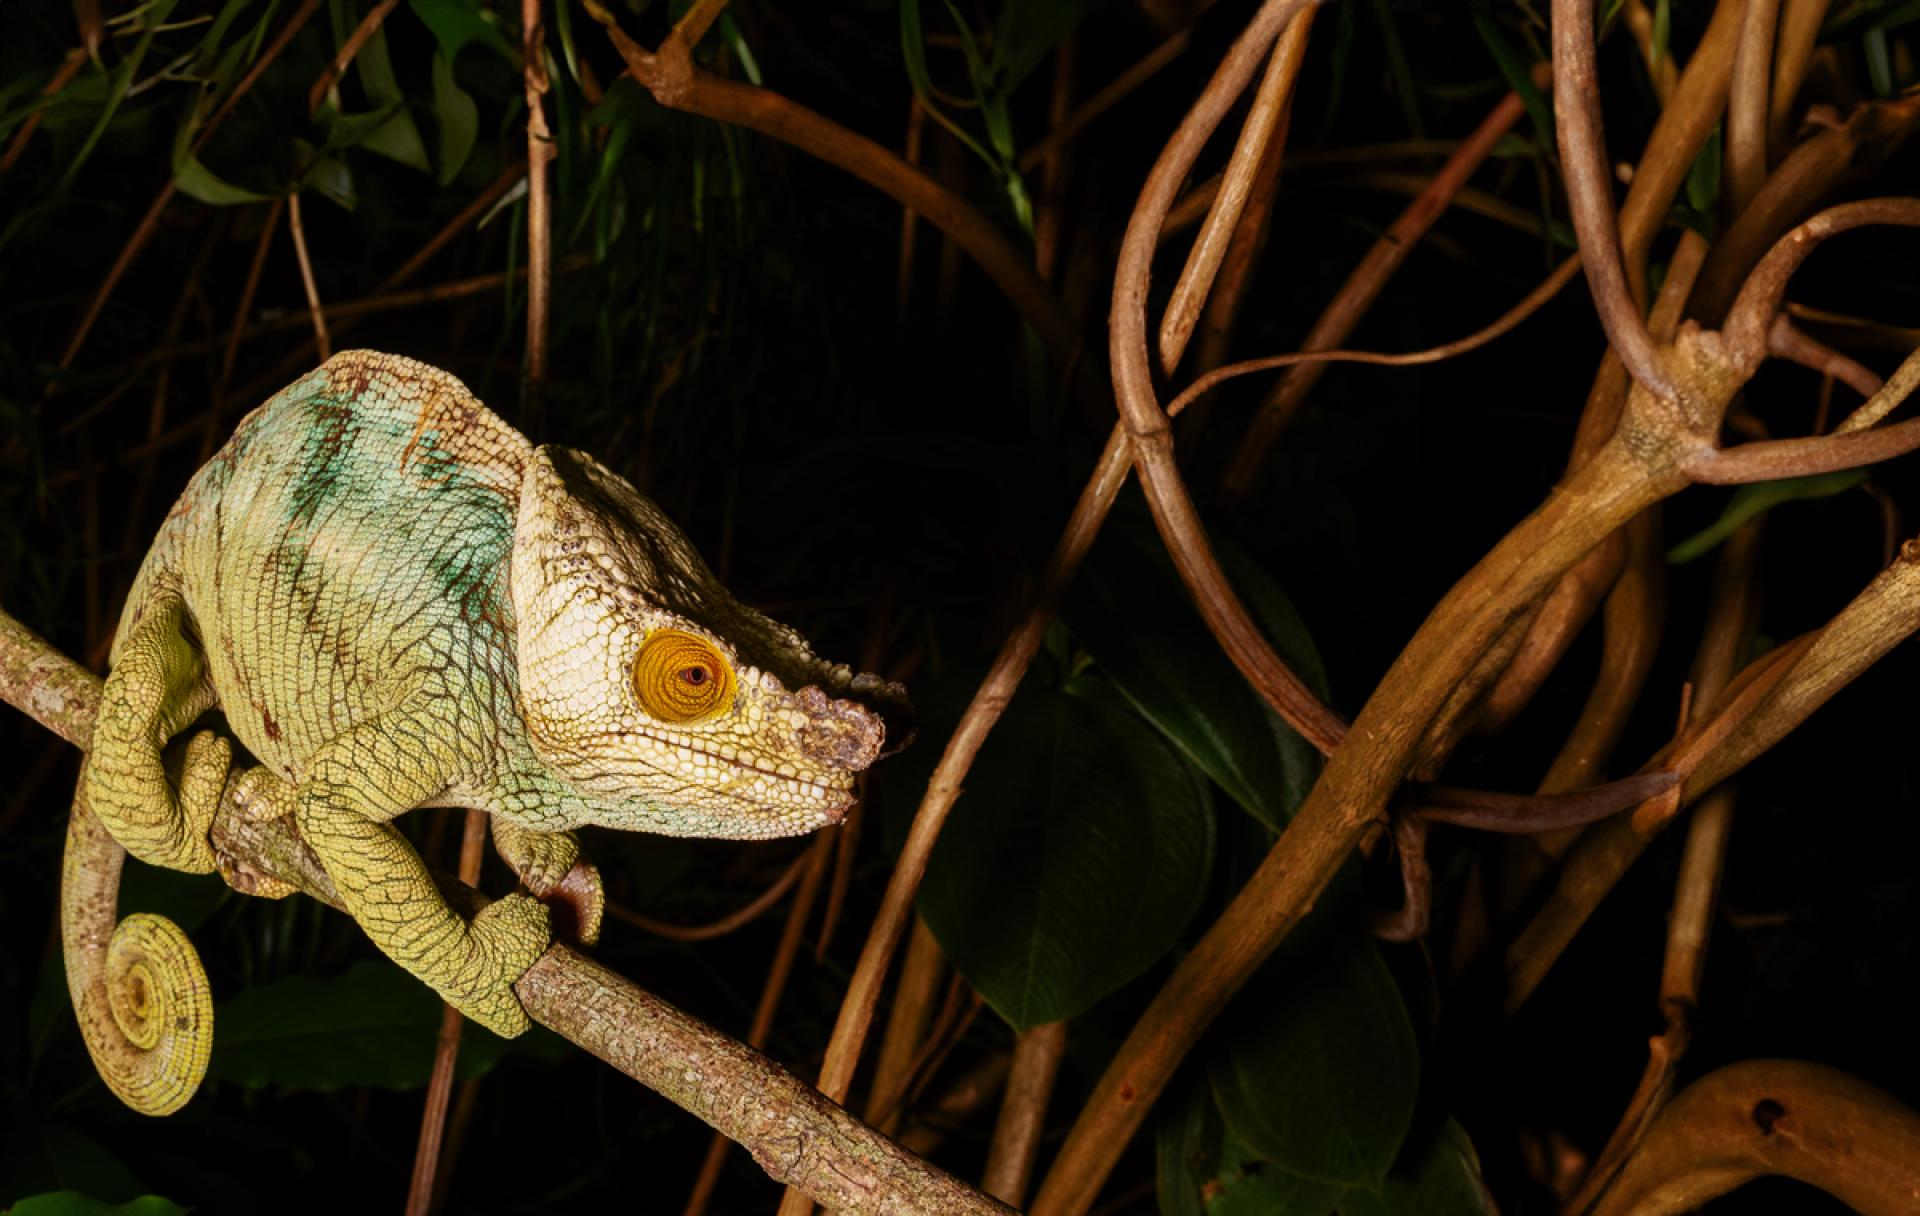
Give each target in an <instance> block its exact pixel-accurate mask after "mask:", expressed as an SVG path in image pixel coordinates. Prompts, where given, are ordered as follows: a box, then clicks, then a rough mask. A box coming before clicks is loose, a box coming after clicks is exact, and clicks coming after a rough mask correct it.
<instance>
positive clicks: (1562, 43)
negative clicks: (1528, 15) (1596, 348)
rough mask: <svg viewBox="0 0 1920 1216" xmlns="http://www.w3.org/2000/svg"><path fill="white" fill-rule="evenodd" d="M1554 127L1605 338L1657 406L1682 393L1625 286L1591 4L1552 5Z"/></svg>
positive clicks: (1557, 1)
mask: <svg viewBox="0 0 1920 1216" xmlns="http://www.w3.org/2000/svg"><path fill="white" fill-rule="evenodd" d="M1553 77H1554V81H1555V84H1556V87H1555V89H1554V96H1555V98H1556V99H1557V104H1555V106H1554V107H1553V113H1554V120H1555V121H1554V128H1555V131H1556V132H1557V134H1558V135H1559V138H1560V164H1561V171H1562V174H1563V176H1564V178H1565V180H1566V184H1567V206H1568V209H1569V210H1570V211H1571V213H1572V217H1573V230H1574V232H1575V234H1576V235H1578V236H1579V238H1580V250H1581V253H1582V255H1583V261H1582V265H1583V266H1585V268H1586V272H1587V285H1588V286H1589V287H1590V288H1591V289H1592V291H1593V304H1594V308H1595V310H1596V311H1597V312H1599V314H1600V326H1601V328H1603V329H1605V330H1606V332H1607V341H1608V343H1609V344H1610V345H1611V346H1612V347H1613V350H1614V353H1615V354H1617V355H1618V356H1619V357H1620V361H1621V362H1622V363H1624V364H1625V365H1626V367H1627V371H1628V373H1629V374H1631V375H1632V376H1633V379H1634V381H1635V382H1636V383H1638V384H1641V385H1643V386H1645V387H1646V388H1647V389H1648V391H1650V392H1652V393H1653V394H1654V396H1655V397H1656V398H1658V399H1659V400H1662V401H1669V402H1671V401H1675V400H1676V399H1677V397H1678V393H1679V390H1678V389H1677V388H1676V387H1675V386H1674V382H1673V377H1672V376H1671V375H1669V374H1668V372H1667V368H1666V365H1665V364H1664V363H1663V362H1662V361H1661V359H1660V354H1659V352H1658V351H1657V350H1656V349H1655V347H1654V343H1653V335H1652V334H1650V333H1648V332H1647V326H1646V322H1645V320H1643V319H1642V318H1641V315H1640V307H1639V305H1637V304H1636V303H1635V302H1634V296H1633V291H1632V289H1631V288H1629V287H1628V285H1627V274H1626V268H1625V258H1624V257H1623V255H1622V253H1621V248H1620V245H1621V242H1620V228H1619V226H1618V225H1617V224H1616V223H1615V218H1614V210H1613V174H1612V172H1610V170H1609V166H1608V161H1607V149H1606V141H1605V138H1604V137H1603V135H1602V134H1601V129H1600V83H1599V78H1598V73H1597V72H1596V70H1595V68H1594V51H1593V2H1592V0H1553Z"/></svg>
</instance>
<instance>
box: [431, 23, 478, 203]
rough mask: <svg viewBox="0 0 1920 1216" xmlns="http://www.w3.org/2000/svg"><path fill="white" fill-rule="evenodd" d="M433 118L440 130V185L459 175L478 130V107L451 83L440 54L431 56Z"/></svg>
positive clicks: (451, 72)
mask: <svg viewBox="0 0 1920 1216" xmlns="http://www.w3.org/2000/svg"><path fill="white" fill-rule="evenodd" d="M433 117H434V122H435V123H436V125H437V126H438V128H439V131H440V173H439V177H438V180H439V183H440V184H441V185H442V186H444V185H446V184H448V183H449V182H451V181H452V180H453V179H454V178H455V177H458V176H459V174H460V169H461V167H462V166H464V165H465V164H466V163H467V157H468V156H470V155H472V153H473V141H474V137H475V136H477V135H478V134H479V132H480V109H479V107H478V106H476V105H474V104H473V98H471V97H469V96H467V94H466V92H465V91H464V90H463V89H461V87H460V86H459V85H457V84H455V83H454V81H453V68H452V67H451V66H450V64H449V63H448V60H447V57H446V56H445V55H440V54H436V55H434V57H433Z"/></svg>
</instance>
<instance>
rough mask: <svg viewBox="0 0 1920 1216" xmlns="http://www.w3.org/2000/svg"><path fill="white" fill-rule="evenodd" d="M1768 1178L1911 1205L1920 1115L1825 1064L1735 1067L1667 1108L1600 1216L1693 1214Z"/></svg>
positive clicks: (1872, 1212)
mask: <svg viewBox="0 0 1920 1216" xmlns="http://www.w3.org/2000/svg"><path fill="white" fill-rule="evenodd" d="M1767 1175H1778V1176H1781V1177H1786V1178H1795V1179H1798V1180H1799V1181H1801V1182H1805V1183H1809V1184H1811V1185H1813V1186H1816V1187H1819V1188H1820V1189H1821V1190H1823V1191H1825V1192H1827V1193H1828V1194H1830V1195H1832V1196H1833V1197H1834V1198H1836V1199H1838V1200H1840V1201H1841V1202H1842V1203H1844V1204H1845V1205H1846V1206H1848V1207H1850V1208H1852V1209H1854V1210H1855V1211H1858V1212H1862V1213H1865V1214H1866V1216H1896V1214H1898V1213H1910V1212H1912V1211H1913V1210H1914V1208H1915V1206H1916V1204H1920V1114H1916V1113H1915V1112H1914V1111H1913V1110H1912V1109H1911V1108H1910V1107H1907V1106H1904V1105H1902V1104H1901V1103H1900V1102H1898V1101H1896V1100H1895V1099H1894V1098H1893V1097H1892V1096H1891V1095H1889V1094H1887V1093H1885V1092H1884V1091H1882V1090H1879V1089H1876V1088H1874V1087H1873V1086H1871V1085H1868V1084H1867V1083H1866V1082H1864V1081H1861V1080H1859V1079H1858V1078H1855V1077H1852V1076H1849V1075H1847V1074H1846V1073H1843V1072H1840V1071H1838V1070H1836V1069H1832V1068H1827V1067H1824V1066H1822V1065H1819V1064H1808V1063H1804V1062H1802V1061H1798V1060H1747V1061H1745V1062H1743V1063H1739V1064H1733V1065H1729V1066H1728V1067H1726V1068H1722V1069H1721V1070H1719V1071H1718V1072H1715V1073H1710V1074H1708V1075H1707V1076H1705V1077H1702V1078H1701V1079H1700V1080H1698V1081H1695V1082H1694V1083H1693V1084H1692V1085H1690V1086H1688V1087H1687V1088H1686V1089H1685V1090H1683V1091H1681V1093H1680V1095H1679V1096H1678V1097H1676V1098H1675V1099H1674V1100H1673V1102H1672V1103H1671V1104H1670V1105H1669V1106H1668V1107H1667V1108H1666V1110H1664V1111H1662V1112H1661V1114H1660V1116H1659V1118H1657V1119H1655V1120H1654V1122H1653V1125H1652V1126H1651V1127H1650V1128H1648V1129H1647V1136H1646V1139H1645V1140H1643V1141H1642V1142H1641V1144H1640V1148H1639V1150H1638V1151H1637V1152H1635V1153H1634V1155H1633V1156H1632V1157H1631V1158H1630V1159H1629V1160H1628V1161H1627V1164H1626V1166H1625V1167H1624V1168H1623V1169H1622V1170H1621V1172H1620V1176H1619V1177H1618V1179H1616V1180H1615V1182H1614V1184H1613V1185H1612V1186H1611V1187H1609V1188H1608V1189H1607V1192H1606V1194H1605V1195H1603V1196H1602V1197H1601V1199H1600V1202H1599V1204H1598V1205H1596V1206H1595V1207H1594V1208H1593V1209H1592V1216H1629V1214H1631V1216H1659V1214H1662V1213H1677V1212H1688V1211H1692V1210H1693V1209H1695V1208H1697V1207H1700V1206H1701V1205H1703V1204H1705V1203H1706V1202H1707V1201H1708V1200H1710V1199H1713V1198H1715V1197H1717V1196H1720V1195H1724V1194H1726V1193H1727V1192H1728V1191H1731V1190H1733V1189H1734V1188H1736V1187H1739V1186H1741V1185H1743V1184H1745V1183H1747V1182H1750V1181H1752V1180H1753V1179H1755V1178H1759V1177H1763V1176H1767Z"/></svg>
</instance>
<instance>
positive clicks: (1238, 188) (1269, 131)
mask: <svg viewBox="0 0 1920 1216" xmlns="http://www.w3.org/2000/svg"><path fill="white" fill-rule="evenodd" d="M1312 22H1313V10H1312V9H1311V8H1308V9H1306V10H1305V11H1304V12H1303V13H1302V14H1301V17H1300V19H1299V20H1297V21H1294V22H1291V23H1289V24H1288V27H1287V36H1286V37H1284V38H1282V39H1281V40H1280V41H1279V42H1278V43H1276V44H1275V45H1274V48H1273V53H1272V54H1271V55H1270V56H1269V57H1268V59H1267V71H1266V75H1265V76H1264V77H1263V78H1262V79H1261V81H1260V87H1259V88H1258V89H1256V90H1255V91H1254V95H1253V107H1252V109H1251V110H1250V111H1249V112H1248V114H1247V118H1246V121H1245V123H1243V124H1242V125H1241V127H1240V135H1239V137H1238V138H1237V139H1236V140H1235V141H1234V145H1233V156H1232V157H1231V158H1230V159H1229V160H1228V161H1227V168H1226V171H1225V173H1224V174H1223V175H1222V177H1221V184H1220V189H1219V190H1218V191H1217V192H1215V194H1214V196H1213V205H1212V207H1211V208H1210V209H1209V210H1208V212H1207V222H1206V224H1205V226H1203V227H1202V228H1201V229H1200V235H1199V236H1198V237H1196V238H1195V239H1194V242H1193V248H1192V249H1190V250H1189V251H1188V252H1187V264H1186V267H1185V268H1184V269H1183V270H1181V272H1180V277H1179V279H1178V280H1177V281H1175V283H1174V285H1173V295H1172V297H1171V298H1169V299H1168V301H1167V311H1166V314H1165V316H1164V317H1163V318H1162V320H1161V322H1160V343H1159V353H1160V370H1161V371H1163V372H1169V373H1170V372H1172V371H1173V369H1174V367H1175V366H1176V365H1177V364H1178V363H1179V362H1180V356H1181V355H1182V354H1184V353H1185V352H1186V349H1187V339H1188V338H1190V337H1192V336H1193V327H1194V326H1195V325H1196V324H1197V323H1198V322H1199V320H1200V310H1201V308H1202V307H1203V306H1204V305H1205V304H1206V301H1207V297H1208V296H1209V295H1210V294H1211V293H1212V291H1213V282H1214V276H1215V275H1216V274H1218V273H1219V270H1220V263H1221V260H1222V259H1224V258H1225V257H1226V255H1227V245H1228V243H1229V242H1230V241H1231V240H1232V238H1233V234H1234V232H1235V230H1236V229H1238V227H1239V224H1240V215H1241V212H1242V211H1244V210H1245V208H1246V205H1247V199H1248V198H1249V197H1250V196H1251V195H1252V193H1253V190H1254V185H1255V183H1256V181H1257V180H1258V179H1259V176H1260V167H1261V165H1262V163H1263V162H1264V161H1265V160H1266V159H1267V153H1268V146H1269V145H1270V144H1271V143H1272V142H1273V141H1274V139H1275V137H1276V134H1277V135H1279V136H1280V137H1281V138H1284V136H1285V124H1284V123H1283V122H1282V116H1283V114H1284V113H1285V111H1286V108H1287V100H1288V98H1290V97H1291V96H1292V95H1293V86H1294V82H1295V81H1297V80H1298V79H1299V78H1300V65H1301V63H1302V62H1303V61H1304V59H1305V56H1306V46H1307V33H1308V31H1309V30H1311V29H1312Z"/></svg>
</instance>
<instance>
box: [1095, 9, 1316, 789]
mask: <svg viewBox="0 0 1920 1216" xmlns="http://www.w3.org/2000/svg"><path fill="white" fill-rule="evenodd" d="M1310 2H1312V0H1268V3H1266V4H1264V5H1263V6H1262V7H1261V8H1260V10H1259V11H1258V12H1257V13H1256V14H1255V16H1254V18H1253V20H1252V21H1251V22H1249V23H1248V26H1247V30H1246V32H1245V33H1243V34H1242V35H1241V36H1240V39H1239V40H1238V41H1236V42H1235V43H1234V45H1233V48H1232V49H1231V50H1229V51H1228V53H1227V57H1226V58H1225V59H1224V60H1223V61H1222V62H1221V64H1220V67H1219V69H1218V70H1216V71H1215V73H1214V76H1213V79H1212V80H1211V81H1209V82H1208V84H1207V87H1206V90H1205V91H1204V92H1203V93H1201V95H1200V99H1199V100H1198V101H1197V102H1195V103H1194V107H1193V109H1192V110H1190V111H1189V112H1188V114H1187V116H1186V118H1185V119H1184V120H1183V121H1182V122H1181V124H1180V128H1179V130H1178V131H1176V132H1175V133H1174V136H1173V138H1172V139H1171V140H1169V141H1168V143H1167V146H1166V148H1165V150H1164V151H1162V153H1161V155H1160V159H1159V160H1158V161H1157V162H1156V163H1155V165H1154V168H1153V171H1152V172H1151V173H1150V174H1149V175H1148V177H1147V184H1146V185H1145V186H1144V187H1143V188H1142V190H1141V192H1140V201H1139V202H1138V203H1137V204H1136V205H1135V208H1134V213H1133V217H1132V219H1131V220H1130V221H1129V223H1128V225H1127V232H1126V237H1125V238H1124V240H1123V241H1122V243H1121V250H1120V258H1119V264H1118V269H1117V271H1116V274H1115V281H1114V289H1113V307H1112V310H1111V313H1110V314H1109V318H1108V333H1109V340H1110V342H1111V347H1112V351H1111V359H1112V365H1113V385H1114V396H1115V400H1116V403H1117V404H1118V406H1119V408H1120V417H1121V422H1122V425H1124V426H1125V428H1126V430H1127V436H1128V439H1129V441H1130V442H1131V445H1132V449H1133V460H1134V465H1135V467H1136V468H1137V469H1138V470H1139V473H1140V483H1141V487H1142V489H1144V490H1145V491H1146V496H1147V505H1148V506H1149V507H1150V508H1151V509H1152V512H1153V518H1154V524H1155V525H1156V526H1157V527H1158V528H1159V530H1160V535H1161V539H1162V540H1163V541H1164V542H1165V544H1166V546H1167V549H1168V552H1169V553H1170V554H1171V556H1172V557H1173V562H1174V566H1175V567H1176V568H1177V569H1178V570H1179V572H1180V577H1181V580H1182V581H1183V582H1185V583H1186V585H1187V590H1188V592H1189V593H1190V594H1191V595H1192V596H1193V599H1194V602H1195V604H1196V606H1197V607H1198V608H1199V609H1200V615H1201V617H1202V618H1203V619H1204V620H1205V621H1206V623H1207V628H1208V630H1209V631H1210V632H1212V634H1213V635H1214V638H1215V639H1216V640H1217V641H1218V642H1219V643H1220V645H1221V647H1222V649H1224V650H1225V651H1226V652H1227V657H1228V658H1229V659H1231V660H1232V661H1233V664H1234V666H1235V667H1237V668H1239V669H1240V673H1241V674H1242V675H1243V676H1245V677H1246V678H1247V680H1248V682H1249V683H1251V684H1252V685H1253V687H1254V689H1255V691H1257V692H1258V693H1259V694H1260V695H1261V697H1262V698H1263V699H1264V700H1265V701H1266V702H1267V703H1268V704H1269V705H1271V706H1272V707H1273V708H1274V710H1275V711H1276V712H1277V713H1279V715H1280V716H1281V717H1282V718H1284V719H1286V721H1287V724H1288V725H1290V726H1292V727H1293V728H1294V729H1295V730H1297V731H1298V732H1300V735H1301V737H1302V738H1304V739H1306V740H1307V741H1308V742H1310V743H1312V744H1313V745H1314V746H1315V747H1317V748H1319V749H1320V750H1321V752H1323V753H1325V752H1330V751H1332V750H1333V748H1334V747H1335V746H1336V745H1337V744H1338V742H1339V740H1340V738H1341V736H1342V734H1343V733H1344V729H1345V724H1344V723H1342V722H1341V721H1340V720H1339V718H1338V717H1337V716H1336V715H1335V714H1334V713H1333V712H1332V711H1331V710H1329V709H1328V708H1327V707H1326V706H1325V705H1322V704H1321V703H1320V700H1319V698H1318V697H1316V696H1314V695H1313V693H1312V692H1311V691H1309V690H1308V689H1307V687H1306V686H1305V685H1303V684H1302V683H1301V682H1300V680H1299V678H1298V677H1297V676H1295V675H1294V673H1293V672H1292V671H1291V670H1289V669H1288V667H1287V665H1286V663H1285V662H1284V661H1282V660H1281V659H1280V657H1279V656H1278V655H1277V654H1275V653H1274V650H1273V647H1272V646H1271V645H1270V644H1269V643H1268V642H1267V639H1266V637H1265V636H1264V635H1263V634H1262V633H1261V632H1260V628H1259V626H1257V625H1255V624H1254V623H1253V620H1252V618H1251V617H1249V616H1248V615H1247V611H1246V608H1245V606H1244V605H1242V604H1241V603H1240V600H1239V597H1238V596H1237V595H1235V594H1234V591H1233V588H1232V587H1231V585H1230V584H1229V583H1228V582H1227V578H1226V574H1225V572H1224V571H1223V570H1222V569H1221V568H1220V563H1219V561H1218V560H1217V559H1216V558H1215V557H1214V555H1213V548H1212V544H1211V542H1210V541H1209V540H1208V539H1207V534H1206V529H1205V528H1204V527H1203V526H1202V524H1201V523H1200V518H1199V513H1198V512H1197V511H1196V510H1195V509H1194V505H1193V500H1192V498H1191V496H1190V495H1189V494H1188V493H1187V489H1186V485H1185V483H1184V482H1183V481H1182V480H1181V477H1180V470H1179V467H1178V465H1177V464H1176V462H1175V460H1174V455H1173V433H1172V431H1171V430H1170V428H1169V426H1168V420H1167V415H1166V413H1165V411H1164V410H1162V409H1161V408H1160V405H1159V402H1158V401H1157V400H1156V399H1155V395H1154V388H1153V373H1152V367H1151V361H1150V356H1149V354H1148V351H1147V336H1146V324H1147V321H1146V318H1147V280H1148V274H1149V271H1150V268H1151V266H1152V261H1153V253H1154V247H1155V246H1156V245H1157V244H1158V238H1159V232H1160V226H1161V222H1162V221H1163V220H1164V219H1165V217H1166V213H1167V209H1168V208H1169V207H1171V206H1172V205H1173V198H1174V193H1175V192H1176V191H1177V190H1178V189H1179V187H1180V183H1181V182H1182V181H1183V180H1185V178H1186V175H1187V173H1188V172H1190V171H1191V169H1192V167H1193V162H1194V161H1195V160H1196V159H1198V157H1199V155H1200V151H1201V149H1202V147H1204V146H1205V144H1206V141H1207V138H1208V137H1209V136H1210V135H1211V134H1212V133H1213V130H1214V128H1215V127H1217V126H1218V125H1219V123H1220V121H1221V120H1222V118H1224V117H1225V115H1226V112H1227V110H1228V109H1229V108H1230V107H1231V106H1232V105H1233V103H1234V101H1235V99H1236V98H1238V96H1239V94H1240V92H1241V91H1242V90H1243V89H1244V88H1245V86H1246V84H1247V82H1248V80H1249V79H1250V78H1251V77H1252V75H1253V73H1254V72H1255V71H1256V70H1257V69H1258V68H1259V66H1260V62H1261V60H1263V59H1264V58H1265V57H1266V53H1267V50H1268V48H1269V47H1270V46H1272V44H1273V42H1274V41H1275V40H1276V39H1277V38H1278V37H1279V35H1280V32H1281V31H1282V30H1283V29H1284V28H1285V26H1286V23H1287V22H1288V21H1289V20H1291V19H1292V18H1293V16H1294V15H1295V14H1296V13H1297V12H1299V11H1300V10H1301V9H1303V8H1305V7H1306V6H1307V4H1308V3H1310Z"/></svg>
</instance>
